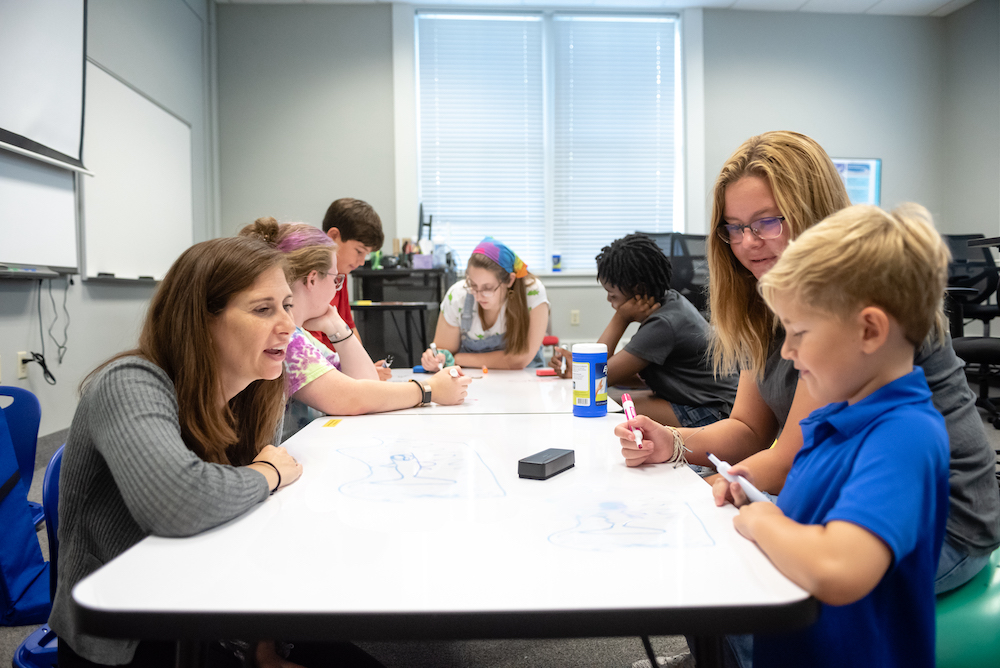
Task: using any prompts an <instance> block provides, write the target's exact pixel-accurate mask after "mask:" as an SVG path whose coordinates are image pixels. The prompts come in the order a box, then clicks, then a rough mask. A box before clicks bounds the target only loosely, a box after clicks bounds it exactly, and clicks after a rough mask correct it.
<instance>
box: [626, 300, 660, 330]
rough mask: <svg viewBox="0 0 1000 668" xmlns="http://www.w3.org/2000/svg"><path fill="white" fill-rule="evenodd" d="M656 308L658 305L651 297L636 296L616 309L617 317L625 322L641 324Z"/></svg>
mask: <svg viewBox="0 0 1000 668" xmlns="http://www.w3.org/2000/svg"><path fill="white" fill-rule="evenodd" d="M658 308H660V303H659V302H658V301H656V299H654V298H653V297H648V296H647V297H640V296H639V295H636V296H635V297H632V299H629V300H628V301H626V302H625V303H624V304H622V305H621V306H619V307H618V316H619V317H620V318H622V319H623V320H624V321H625V322H638V323H643V322H645V321H646V318H648V317H649V314H651V313H652V312H653V311H655V310H656V309H658Z"/></svg>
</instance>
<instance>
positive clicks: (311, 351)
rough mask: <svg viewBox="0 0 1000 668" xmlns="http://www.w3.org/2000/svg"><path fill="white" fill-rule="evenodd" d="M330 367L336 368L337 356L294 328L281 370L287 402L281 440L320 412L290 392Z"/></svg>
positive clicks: (302, 330) (317, 376) (310, 336)
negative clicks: (283, 374) (285, 380)
mask: <svg viewBox="0 0 1000 668" xmlns="http://www.w3.org/2000/svg"><path fill="white" fill-rule="evenodd" d="M333 369H337V370H340V357H339V356H338V355H337V353H335V352H333V351H332V350H330V349H329V348H327V347H326V346H324V345H323V344H322V343H320V342H319V341H317V340H316V339H315V338H313V336H312V334H310V333H309V332H307V331H306V330H304V329H302V328H301V327H296V328H295V333H294V334H292V340H291V341H289V342H288V348H286V349H285V370H286V376H287V377H288V403H286V404H285V429H284V433H283V434H282V440H284V439H286V438H288V437H289V436H291V435H292V434H294V433H295V432H297V431H298V430H300V429H302V428H303V427H305V426H306V425H307V424H309V423H310V422H312V421H313V420H315V419H316V418H318V417H321V416H322V415H323V413H321V412H320V411H318V410H316V409H315V408H310V407H309V406H306V405H305V404H304V403H302V402H301V401H296V400H295V399H293V398H292V395H293V394H295V393H296V392H298V391H299V390H301V389H302V388H303V387H305V386H306V385H308V384H309V383H311V382H313V381H314V380H316V379H317V378H319V377H320V376H322V375H324V374H326V373H329V372H330V371H332V370H333Z"/></svg>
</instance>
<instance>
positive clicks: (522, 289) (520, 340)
mask: <svg viewBox="0 0 1000 668" xmlns="http://www.w3.org/2000/svg"><path fill="white" fill-rule="evenodd" d="M468 266H469V267H478V268H479V269H485V270H487V271H489V272H491V273H492V274H493V275H494V276H496V278H497V280H498V281H500V289H501V290H507V296H506V300H507V312H506V313H507V315H506V319H507V322H506V323H504V335H503V341H504V349H505V350H506V351H507V352H508V353H513V354H515V355H517V354H519V353H523V352H525V351H526V350H527V349H528V325H530V324H531V315H530V313H531V311H530V309H529V308H528V286H529V285H530V284H532V283H534V282H535V275H534V274H532V273H531V272H527V273H526V274H525V275H524V276H522V277H520V278H516V279H514V284H513V285H511V286H510V287H509V288H508V287H506V286H507V281H509V280H510V273H508V272H507V270H506V269H504V268H503V267H501V266H500V265H499V264H497V263H496V262H494V261H493V260H491V259H490V258H488V257H486V256H485V255H483V254H482V253H473V254H472V255H471V256H469V265H468ZM477 306H478V305H477ZM478 308H479V318H480V319H482V318H483V307H482V306H479V307H478Z"/></svg>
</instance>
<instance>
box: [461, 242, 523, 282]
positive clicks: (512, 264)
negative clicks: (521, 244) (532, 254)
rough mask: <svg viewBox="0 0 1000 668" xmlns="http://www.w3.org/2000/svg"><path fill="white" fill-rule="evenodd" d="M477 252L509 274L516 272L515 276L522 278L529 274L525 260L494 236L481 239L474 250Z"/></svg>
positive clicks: (473, 252)
mask: <svg viewBox="0 0 1000 668" xmlns="http://www.w3.org/2000/svg"><path fill="white" fill-rule="evenodd" d="M476 253H478V254H479V255H485V256H486V257H488V258H489V259H491V260H493V261H494V262H496V263H497V264H498V265H500V267H501V268H502V269H503V270H504V271H506V272H507V273H508V274H514V277H515V278H522V277H524V276H527V275H528V265H526V264H525V263H524V260H522V259H521V258H519V257H518V256H517V253H515V252H514V251H512V250H511V249H509V248H507V246H505V245H503V244H502V243H500V242H499V241H497V240H496V239H494V238H493V237H486V238H485V239H483V240H482V241H480V242H479V245H478V246H476V249H475V250H474V251H472V254H473V255H475V254H476Z"/></svg>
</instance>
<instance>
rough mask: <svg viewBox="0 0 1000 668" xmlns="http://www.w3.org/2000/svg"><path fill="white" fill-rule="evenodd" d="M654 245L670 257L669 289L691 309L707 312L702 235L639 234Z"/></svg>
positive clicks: (705, 271) (706, 267)
mask: <svg viewBox="0 0 1000 668" xmlns="http://www.w3.org/2000/svg"><path fill="white" fill-rule="evenodd" d="M640 234H645V235H646V236H648V237H650V238H651V239H652V240H653V241H655V242H656V245H657V246H659V247H660V248H661V249H663V252H664V253H665V254H666V256H667V257H669V258H670V265H671V269H672V275H671V277H670V287H671V288H673V289H674V290H676V291H677V292H679V293H681V294H682V295H684V296H685V297H686V298H687V299H688V301H690V302H691V303H692V304H694V307H695V308H696V309H698V310H699V311H701V312H702V313H705V312H707V311H708V296H707V295H706V294H705V290H706V288H707V287H708V256H707V255H706V251H705V248H706V245H705V235H703V234H681V233H680V232H640Z"/></svg>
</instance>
